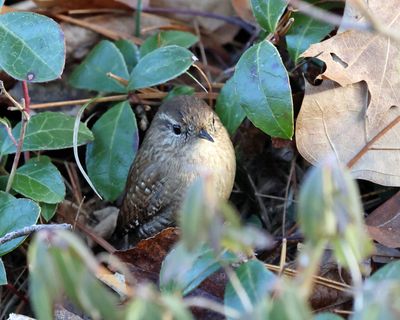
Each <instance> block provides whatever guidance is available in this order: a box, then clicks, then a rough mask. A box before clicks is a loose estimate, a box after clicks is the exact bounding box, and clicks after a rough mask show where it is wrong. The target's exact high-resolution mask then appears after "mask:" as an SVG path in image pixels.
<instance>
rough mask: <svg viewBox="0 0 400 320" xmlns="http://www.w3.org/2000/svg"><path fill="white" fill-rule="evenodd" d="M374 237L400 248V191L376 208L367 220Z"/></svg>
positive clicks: (390, 246) (382, 242)
mask: <svg viewBox="0 0 400 320" xmlns="http://www.w3.org/2000/svg"><path fill="white" fill-rule="evenodd" d="M365 222H366V224H367V228H368V232H369V234H370V235H371V237H372V239H374V240H375V241H378V242H379V243H381V244H383V245H385V246H387V247H389V248H400V192H397V193H396V194H395V195H394V196H393V197H391V198H390V199H389V200H387V201H386V202H385V203H384V204H382V205H381V206H379V207H378V208H376V209H375V210H374V211H373V212H372V213H371V214H370V215H369V216H368V217H367V219H366V220H365Z"/></svg>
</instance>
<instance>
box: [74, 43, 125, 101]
mask: <svg viewBox="0 0 400 320" xmlns="http://www.w3.org/2000/svg"><path fill="white" fill-rule="evenodd" d="M109 72H111V73H112V74H114V75H116V76H119V77H121V78H123V79H128V78H129V73H128V68H127V64H126V63H125V60H124V56H123V55H122V53H121V51H120V50H119V49H118V48H117V46H116V45H115V44H113V43H112V42H110V41H108V40H103V41H100V42H99V44H97V45H96V46H95V47H94V48H93V50H92V51H90V53H89V54H88V55H87V56H86V58H85V60H83V62H82V63H81V64H80V65H79V66H78V67H77V68H76V69H75V70H74V72H73V73H72V74H71V77H70V79H69V82H70V84H71V85H72V86H74V87H76V88H81V89H88V90H94V91H100V92H120V93H125V92H127V90H126V87H125V86H124V85H122V84H121V83H119V82H118V81H117V80H115V79H112V78H110V77H109V76H107V74H108V73H109Z"/></svg>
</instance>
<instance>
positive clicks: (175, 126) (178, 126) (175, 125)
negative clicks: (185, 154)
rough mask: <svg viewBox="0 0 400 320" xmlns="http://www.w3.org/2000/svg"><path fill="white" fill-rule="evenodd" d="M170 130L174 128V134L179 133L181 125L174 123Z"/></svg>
mask: <svg viewBox="0 0 400 320" xmlns="http://www.w3.org/2000/svg"><path fill="white" fill-rule="evenodd" d="M172 130H174V133H175V134H176V135H180V134H181V133H182V129H181V126H180V125H179V124H174V125H173V126H172Z"/></svg>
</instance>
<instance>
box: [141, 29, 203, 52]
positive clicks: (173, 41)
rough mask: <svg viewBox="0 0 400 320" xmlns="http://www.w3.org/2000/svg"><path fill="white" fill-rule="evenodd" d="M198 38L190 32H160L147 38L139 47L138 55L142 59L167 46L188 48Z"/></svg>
mask: <svg viewBox="0 0 400 320" xmlns="http://www.w3.org/2000/svg"><path fill="white" fill-rule="evenodd" d="M197 41H199V38H198V37H196V36H195V35H194V34H192V33H190V32H184V31H177V30H169V31H160V32H157V33H156V34H154V35H152V36H150V37H148V38H147V39H146V40H145V42H143V44H142V46H141V47H140V54H141V56H142V57H144V56H145V55H146V54H148V53H150V52H152V51H154V50H156V49H157V48H161V47H166V46H169V45H177V46H180V47H184V48H190V47H191V46H192V45H194V44H195V43H196V42H197Z"/></svg>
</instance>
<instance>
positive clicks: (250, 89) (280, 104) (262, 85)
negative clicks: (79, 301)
mask: <svg viewBox="0 0 400 320" xmlns="http://www.w3.org/2000/svg"><path fill="white" fill-rule="evenodd" d="M234 82H235V88H236V94H238V96H239V98H238V100H239V103H240V105H241V107H242V108H243V109H244V111H245V112H246V115H247V117H248V118H249V119H250V121H251V122H252V123H253V124H254V125H255V126H256V127H257V128H260V129H261V130H262V131H264V132H265V133H267V134H269V135H271V136H273V137H279V138H284V139H291V138H292V136H293V125H294V124H293V102H292V91H291V88H290V85H289V77H288V74H287V71H286V69H285V66H284V65H283V62H282V59H281V57H280V55H279V52H278V50H277V49H276V48H275V47H274V46H273V45H272V44H271V43H270V42H268V41H262V42H260V43H258V44H256V45H254V46H252V47H251V48H249V49H248V50H246V52H245V53H244V54H243V55H242V56H241V58H240V59H239V62H238V63H237V65H236V70H235V75H234ZM233 94H235V93H232V95H233Z"/></svg>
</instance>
